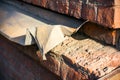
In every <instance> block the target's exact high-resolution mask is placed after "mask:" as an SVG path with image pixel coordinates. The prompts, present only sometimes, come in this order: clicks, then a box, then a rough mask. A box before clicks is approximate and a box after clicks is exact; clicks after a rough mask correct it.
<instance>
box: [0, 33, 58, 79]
mask: <svg viewBox="0 0 120 80" xmlns="http://www.w3.org/2000/svg"><path fill="white" fill-rule="evenodd" d="M0 43H1V46H0V53H1V54H0V70H2V71H1V73H2V74H3V75H4V77H5V79H6V80H13V79H14V80H35V79H42V80H60V78H59V77H57V76H56V75H54V74H52V73H51V72H49V71H48V70H46V69H45V68H43V67H41V65H40V64H38V62H36V61H35V60H33V59H32V58H30V57H29V56H26V55H25V54H24V53H23V52H22V51H20V50H18V49H17V48H16V47H14V46H13V45H12V44H14V43H12V42H10V41H8V40H7V39H5V38H4V37H2V36H1V35H0Z"/></svg>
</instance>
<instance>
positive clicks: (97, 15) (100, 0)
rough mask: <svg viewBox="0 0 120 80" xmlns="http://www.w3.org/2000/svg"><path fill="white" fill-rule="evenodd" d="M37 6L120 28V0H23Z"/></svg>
mask: <svg viewBox="0 0 120 80" xmlns="http://www.w3.org/2000/svg"><path fill="white" fill-rule="evenodd" d="M23 1H26V2H28V3H32V4H34V5H37V6H41V7H44V8H47V9H51V10H53V11H56V12H59V13H62V14H67V15H70V16H73V17H76V18H78V19H80V18H83V19H86V20H90V21H92V22H95V23H98V24H101V25H103V26H106V27H109V28H120V26H119V25H120V15H119V12H120V6H119V5H120V0H109V1H106V0H23Z"/></svg>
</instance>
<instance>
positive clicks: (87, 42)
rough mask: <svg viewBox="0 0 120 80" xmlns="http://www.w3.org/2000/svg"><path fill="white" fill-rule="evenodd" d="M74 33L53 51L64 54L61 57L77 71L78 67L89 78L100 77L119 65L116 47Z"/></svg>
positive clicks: (119, 55) (91, 79)
mask: <svg viewBox="0 0 120 80" xmlns="http://www.w3.org/2000/svg"><path fill="white" fill-rule="evenodd" d="M100 28H101V27H100ZM105 31H106V30H105ZM98 33H99V32H98ZM76 35H77V34H76ZM76 35H74V36H72V37H73V38H69V39H70V40H65V41H64V42H63V43H62V45H61V44H60V45H58V46H57V47H56V49H54V50H53V52H58V53H56V54H59V53H63V54H62V55H64V56H65V57H63V59H64V60H65V61H66V62H68V63H69V64H71V65H74V66H76V67H77V70H78V71H79V69H80V71H81V72H82V71H83V72H84V74H88V75H90V76H89V77H90V80H93V78H95V79H96V78H99V77H102V76H104V75H106V74H108V73H110V72H111V71H113V70H114V69H116V68H117V67H118V66H119V65H120V62H119V59H118V58H119V57H120V54H119V53H120V52H119V51H118V50H117V49H115V48H113V47H111V46H108V45H105V44H101V43H98V42H96V41H94V40H92V39H88V38H87V37H85V36H84V37H83V36H82V35H81V34H79V36H77V37H78V38H77V37H75V36H76ZM76 39H77V40H76ZM66 43H67V44H66ZM75 64H77V65H75Z"/></svg>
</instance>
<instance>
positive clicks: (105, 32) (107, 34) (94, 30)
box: [81, 22, 119, 45]
mask: <svg viewBox="0 0 120 80" xmlns="http://www.w3.org/2000/svg"><path fill="white" fill-rule="evenodd" d="M81 31H82V32H83V33H85V34H87V35H88V36H90V37H92V38H94V39H97V40H99V41H102V42H105V43H107V44H112V45H116V44H118V39H119V30H115V29H108V28H104V27H103V26H101V25H98V24H95V23H91V22H88V23H86V24H85V25H83V27H82V29H81Z"/></svg>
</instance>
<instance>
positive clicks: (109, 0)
mask: <svg viewBox="0 0 120 80" xmlns="http://www.w3.org/2000/svg"><path fill="white" fill-rule="evenodd" d="M89 2H90V3H93V4H98V5H101V6H116V5H120V0H89Z"/></svg>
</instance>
